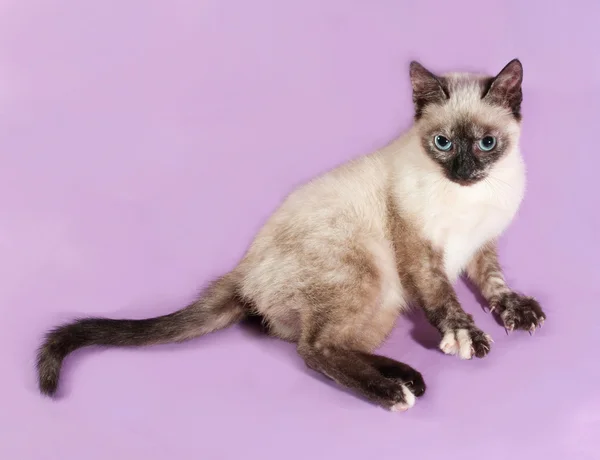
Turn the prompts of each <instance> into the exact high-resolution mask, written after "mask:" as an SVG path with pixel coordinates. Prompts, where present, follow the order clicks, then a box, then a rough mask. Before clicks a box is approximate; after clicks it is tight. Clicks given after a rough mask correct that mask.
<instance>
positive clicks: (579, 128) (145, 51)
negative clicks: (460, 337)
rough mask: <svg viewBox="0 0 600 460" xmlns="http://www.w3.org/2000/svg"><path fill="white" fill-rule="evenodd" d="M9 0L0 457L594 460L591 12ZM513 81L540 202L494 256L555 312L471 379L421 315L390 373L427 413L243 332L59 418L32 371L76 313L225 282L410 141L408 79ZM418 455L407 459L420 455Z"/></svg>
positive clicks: (505, 6) (501, 341)
mask: <svg viewBox="0 0 600 460" xmlns="http://www.w3.org/2000/svg"><path fill="white" fill-rule="evenodd" d="M452 4H453V6H450V2H442V1H433V0H429V1H425V0H420V1H418V2H417V1H401V0H285V1H282V0H252V1H250V0H171V1H166V0H96V1H91V0H88V1H81V0H72V1H66V0H64V1H59V0H0V161H1V162H0V248H1V257H0V274H1V276H2V282H1V287H0V308H1V313H2V321H1V323H0V362H1V371H0V372H1V373H2V377H1V380H0V395H1V396H0V398H1V401H0V458H3V459H7V460H9V459H10V460H40V459H44V460H55V459H56V460H71V459H73V460H75V459H86V460H107V459H127V460H136V459H144V460H155V459H156V460H157V459H161V460H162V459H179V458H181V459H188V458H190V459H191V458H198V459H207V460H208V459H211V460H212V459H235V458H251V459H254V458H261V459H276V458H277V459H290V460H296V459H307V458H318V459H320V458H338V457H339V458H342V457H343V458H346V459H352V460H354V459H366V458H367V457H368V456H372V455H374V456H375V458H377V459H393V458H403V457H404V456H406V455H407V454H408V453H409V454H411V457H412V458H427V459H430V458H438V457H441V458H445V459H448V458H460V459H471V458H486V459H488V460H494V459H504V458H512V459H532V458H534V459H537V458H540V459H541V458H544V459H564V458H570V459H576V460H580V459H581V460H584V459H586V460H587V459H598V458H600V451H599V448H600V440H599V439H598V438H599V435H600V395H599V390H598V382H599V379H600V372H599V366H598V356H597V354H596V353H595V352H594V350H595V349H597V348H598V346H599V345H600V343H599V339H598V331H599V326H598V322H599V320H600V309H599V307H598V298H599V297H600V287H599V285H600V266H599V262H598V261H599V260H600V259H599V258H600V250H599V246H598V243H597V241H598V231H599V230H600V218H599V211H598V209H599V207H600V206H599V205H598V202H599V201H600V197H599V190H600V187H599V185H598V168H599V167H600V161H599V160H598V158H599V157H598V152H599V146H598V145H597V144H598V139H599V138H598V126H600V120H599V119H598V113H599V111H600V84H599V82H600V59H599V58H598V56H599V53H598V51H597V47H598V43H600V33H599V32H598V18H599V16H600V4H599V3H598V2H597V1H595V0H589V1H576V0H571V1H568V2H559V3H556V4H554V5H553V6H550V2H548V1H546V0H539V1H532V0H528V1H526V2H525V1H523V0H505V1H501V0H498V1H496V2H493V3H492V2H484V1H481V0H473V1H453V2H452ZM515 56H518V57H519V58H521V59H522V61H523V63H524V67H525V82H524V90H525V103H524V113H525V122H524V138H523V151H524V155H525V158H526V161H527V163H528V166H529V190H528V195H527V198H526V201H525V203H524V205H523V208H522V210H521V212H520V214H519V216H518V219H517V220H516V222H515V223H514V225H513V226H512V227H511V229H510V231H509V232H508V233H507V234H506V236H505V238H504V239H503V240H502V245H501V248H502V259H503V262H504V264H505V266H506V269H507V271H508V278H509V280H510V281H511V282H512V283H513V285H514V286H515V287H516V288H519V289H522V290H524V291H526V292H527V293H530V294H532V295H536V296H538V297H539V299H540V300H541V301H542V302H543V305H544V306H545V309H546V311H547V313H548V321H547V322H546V326H545V327H544V329H543V330H542V331H540V332H538V333H536V335H535V336H534V337H530V336H529V335H528V334H526V333H515V334H513V335H511V336H510V337H507V336H506V335H505V333H504V330H503V329H502V328H500V327H499V326H498V324H497V323H496V322H495V321H494V319H493V318H491V317H490V316H489V315H487V314H485V313H484V312H483V311H482V310H481V307H480V306H479V304H478V303H477V301H476V300H475V299H474V297H473V295H472V294H471V293H470V292H469V291H468V289H466V288H465V287H464V286H460V287H459V294H460V297H461V300H462V301H463V302H464V305H465V308H466V309H467V310H468V311H470V312H472V313H473V314H474V316H475V317H476V320H477V322H478V324H479V325H480V326H481V327H482V328H483V329H484V330H486V331H487V332H490V333H491V334H492V335H493V337H494V338H495V340H496V343H495V346H494V349H493V350H492V353H491V354H490V355H489V356H488V357H487V358H486V359H484V360H474V361H470V362H462V361H459V360H458V359H455V358H451V357H446V356H443V355H442V354H440V353H438V352H436V350H435V349H431V345H432V344H433V345H435V342H436V338H435V334H433V333H432V331H431V329H430V328H428V327H427V326H426V325H424V324H423V322H422V320H420V319H419V317H417V318H416V319H414V320H405V321H402V323H401V324H399V325H398V327H397V329H396V331H395V332H394V334H393V336H392V337H391V339H390V340H389V342H388V343H387V344H386V345H385V347H384V352H385V353H386V354H388V355H390V356H393V357H395V358H397V359H400V360H403V361H406V362H409V363H411V364H412V365H414V366H415V367H416V368H417V369H419V370H420V371H422V372H423V374H424V376H425V378H426V380H427V383H428V385H429V392H428V393H427V395H426V396H425V397H424V398H423V399H422V400H420V401H419V402H418V404H417V405H416V407H415V408H414V409H413V410H411V411H409V412H407V413H404V414H392V413H387V412H385V411H383V410H381V409H378V408H376V407H373V406H370V405H368V404H366V403H364V402H362V401H361V400H359V399H356V398H354V397H352V396H351V395H349V394H348V393H345V392H343V391H339V390H338V389H337V388H336V387H335V386H333V385H330V384H327V383H324V382H323V381H322V380H321V379H319V378H315V377H314V376H313V375H312V374H311V373H309V372H307V371H306V370H305V368H304V365H303V363H302V362H301V361H300V359H299V358H298V357H297V356H296V355H295V352H294V348H293V346H291V345H289V344H284V343H280V342H277V341H275V340H272V339H268V338H264V337H261V336H259V335H257V334H255V333H253V332H252V331H250V330H248V329H245V328H242V327H236V328H232V329H230V330H227V331H224V332H222V333H219V334H215V335H212V336H208V337H204V338H202V339H199V340H196V341H194V342H191V343H188V344H185V345H177V346H161V347H155V348H152V349H144V350H106V351H101V350H86V351H83V352H80V353H77V354H75V355H74V356H73V358H72V359H70V360H69V361H68V362H67V364H66V366H65V369H64V374H63V377H64V378H63V381H62V391H61V398H60V399H59V400H58V401H55V402H52V401H50V400H47V399H43V398H41V397H40V396H39V395H38V393H37V390H36V386H35V375H34V372H33V363H34V350H35V348H36V346H37V345H38V343H39V340H40V337H41V335H42V333H43V332H44V331H45V330H46V329H47V328H48V327H50V326H52V325H54V324H55V323H57V322H59V321H63V320H66V319H69V318H72V317H73V316H75V315H78V314H90V315H91V314H94V315H110V316H114V317H136V318H142V317H145V316H148V315H155V314H160V313H165V312H168V311H171V310H173V309H175V308H177V307H179V306H181V305H182V304H183V303H184V302H186V301H188V300H189V299H191V298H192V297H193V296H194V294H195V293H196V291H197V289H198V288H199V287H200V286H202V285H203V284H204V283H205V282H206V281H208V280H209V279H210V278H212V277H214V276H216V275H218V274H220V273H222V272H224V271H225V270H227V269H229V268H231V267H232V266H233V264H234V263H235V262H236V261H237V259H238V258H239V257H240V256H241V255H242V253H243V251H244V249H245V248H246V246H247V244H248V243H249V241H250V239H251V238H252V236H253V235H254V233H255V232H256V230H257V229H258V228H259V226H260V225H261V223H262V222H264V220H265V218H266V217H267V216H268V215H269V214H270V213H271V212H272V211H273V209H274V207H275V206H276V205H277V204H278V203H279V202H280V200H281V199H282V198H283V197H284V195H285V194H286V193H287V192H288V191H290V190H291V188H292V187H294V186H295V185H297V184H299V183H301V182H303V181H305V180H307V179H308V178H310V177H311V176H313V175H315V174H317V173H320V172H322V171H324V170H326V169H328V168H330V167H332V166H334V165H337V164H339V163H340V162H342V161H345V160H347V159H349V158H351V157H354V156H356V155H359V154H363V153H368V152H370V151H371V150H373V149H375V148H377V147H380V146H382V145H383V144H385V143H387V142H388V141H389V140H391V139H392V138H393V137H394V136H395V135H397V134H398V133H399V132H401V131H402V130H403V129H404V128H405V127H407V126H408V124H409V123H410V118H411V104H410V90H409V83H408V78H407V65H408V62H409V60H410V59H412V58H417V59H419V60H421V61H422V62H423V63H424V64H425V65H428V66H430V67H431V68H432V69H433V70H436V71H448V70H461V69H464V70H481V71H487V72H496V71H498V70H499V69H500V68H501V67H502V66H503V65H504V64H505V63H506V62H508V60H510V59H511V58H513V57H515ZM415 454H416V455H417V456H416V457H415V456H414V455H415Z"/></svg>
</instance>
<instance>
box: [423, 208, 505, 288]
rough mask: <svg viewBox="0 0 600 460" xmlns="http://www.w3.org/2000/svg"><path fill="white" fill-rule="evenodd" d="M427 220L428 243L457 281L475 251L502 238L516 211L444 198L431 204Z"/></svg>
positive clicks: (449, 273)
mask: <svg viewBox="0 0 600 460" xmlns="http://www.w3.org/2000/svg"><path fill="white" fill-rule="evenodd" d="M429 211H430V212H429V213H427V214H426V217H425V219H424V222H423V223H424V226H423V229H424V233H425V235H424V236H425V237H426V239H427V240H429V241H430V242H431V244H432V245H433V246H434V247H435V248H436V249H438V250H440V251H441V252H442V253H443V254H444V265H445V268H446V273H447V275H448V277H449V278H450V279H451V280H455V279H456V278H457V277H458V276H459V274H460V272H461V271H462V270H463V269H464V267H465V266H466V265H467V264H468V262H469V260H470V259H471V258H472V256H473V255H474V254H475V252H476V251H477V250H478V249H479V248H480V247H481V246H482V245H484V244H485V243H486V242H488V241H490V240H492V239H494V238H496V237H497V236H499V235H500V233H502V232H503V231H504V229H505V228H506V226H507V225H508V223H509V222H510V220H511V218H512V216H513V215H514V211H513V210H511V209H507V208H501V207H498V206H495V205H494V204H493V203H488V202H477V203H473V202H468V201H467V202H464V201H462V202H461V200H458V199H457V200H454V201H453V202H452V203H449V202H447V200H445V199H443V200H440V202H439V203H438V204H437V205H436V204H432V206H431V208H430V209H429Z"/></svg>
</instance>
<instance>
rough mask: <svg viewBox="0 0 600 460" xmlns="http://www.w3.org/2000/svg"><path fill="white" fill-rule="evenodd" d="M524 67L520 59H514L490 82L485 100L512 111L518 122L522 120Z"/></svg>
mask: <svg viewBox="0 0 600 460" xmlns="http://www.w3.org/2000/svg"><path fill="white" fill-rule="evenodd" d="M522 83H523V65H522V64H521V61H519V60H518V59H513V60H512V61H510V62H509V63H508V64H506V66H505V67H504V68H503V69H502V70H501V71H500V73H499V74H498V75H496V76H495V77H494V78H492V79H491V80H490V82H489V83H488V86H487V91H485V92H484V95H483V99H485V100H486V101H488V102H490V103H491V104H495V105H501V106H503V107H506V108H507V109H510V110H511V112H512V113H513V115H514V116H515V118H517V120H520V119H521V102H522V101H523V92H522V90H521V84H522Z"/></svg>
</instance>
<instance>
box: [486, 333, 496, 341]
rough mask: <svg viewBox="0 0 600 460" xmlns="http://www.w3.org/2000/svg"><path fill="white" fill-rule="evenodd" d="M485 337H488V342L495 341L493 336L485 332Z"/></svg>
mask: <svg viewBox="0 0 600 460" xmlns="http://www.w3.org/2000/svg"><path fill="white" fill-rule="evenodd" d="M485 338H486V339H488V342H492V343H494V339H492V336H491V335H489V334H485Z"/></svg>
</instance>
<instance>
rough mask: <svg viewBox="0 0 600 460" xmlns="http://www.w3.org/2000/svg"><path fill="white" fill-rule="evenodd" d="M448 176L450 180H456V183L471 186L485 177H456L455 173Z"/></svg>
mask: <svg viewBox="0 0 600 460" xmlns="http://www.w3.org/2000/svg"><path fill="white" fill-rule="evenodd" d="M446 177H447V178H448V179H449V180H450V181H452V182H454V183H455V184H458V185H461V186H463V187H469V186H471V185H475V184H476V183H478V182H480V181H481V180H482V179H483V177H480V176H476V177H467V178H464V177H456V176H455V175H453V174H446Z"/></svg>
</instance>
